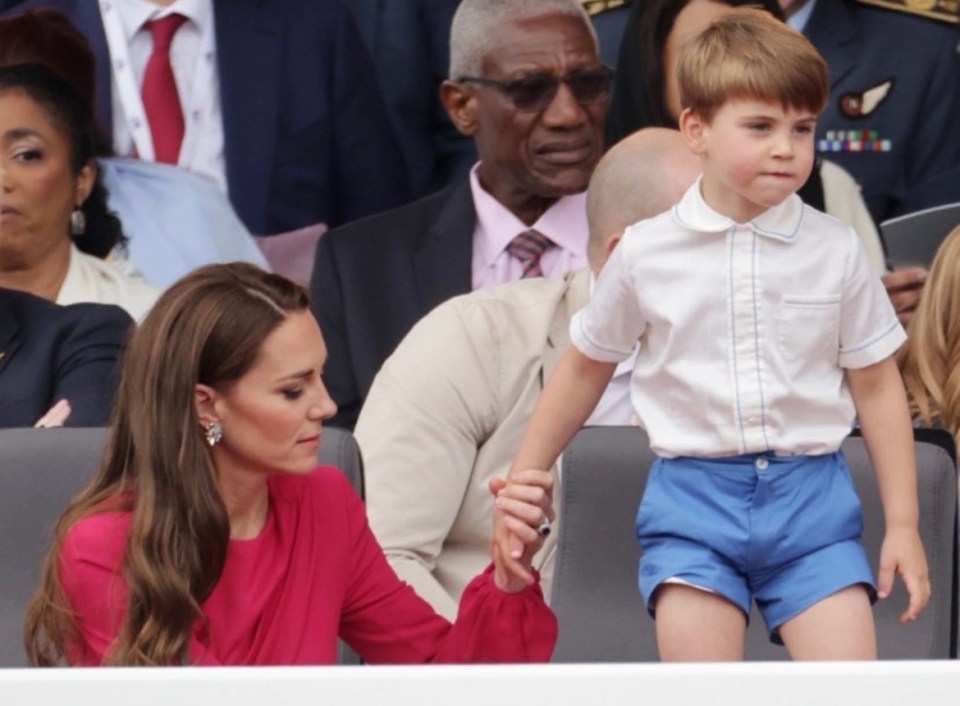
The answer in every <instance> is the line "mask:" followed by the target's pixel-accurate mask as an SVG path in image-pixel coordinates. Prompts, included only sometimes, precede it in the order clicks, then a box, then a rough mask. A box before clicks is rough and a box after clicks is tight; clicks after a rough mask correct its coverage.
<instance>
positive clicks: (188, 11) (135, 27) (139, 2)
mask: <svg viewBox="0 0 960 706" xmlns="http://www.w3.org/2000/svg"><path fill="white" fill-rule="evenodd" d="M115 2H116V7H117V12H118V14H119V16H120V22H121V24H122V25H123V32H124V34H125V35H126V37H127V41H129V40H130V39H131V38H132V37H133V35H135V34H136V33H137V32H139V31H140V30H141V29H143V26H144V25H145V24H146V23H147V22H149V21H150V20H154V19H158V18H160V17H166V16H167V15H172V14H174V13H177V14H179V15H183V16H184V17H186V18H187V19H188V20H190V21H191V22H193V23H194V24H195V25H197V27H198V28H199V29H200V31H201V32H202V31H203V30H204V29H205V28H206V27H207V26H209V25H211V24H212V22H213V8H212V5H211V3H210V0H177V1H176V2H175V3H173V4H172V5H170V6H169V7H161V6H160V5H155V4H154V3H152V2H149V0H115Z"/></svg>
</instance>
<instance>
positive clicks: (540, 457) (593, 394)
mask: <svg viewBox="0 0 960 706" xmlns="http://www.w3.org/2000/svg"><path fill="white" fill-rule="evenodd" d="M616 367H617V364H616V363H603V362H601V361H598V360H594V359H593V358H589V357H587V356H586V355H584V354H583V353H581V352H580V351H579V350H578V349H577V347H576V346H572V345H571V346H569V347H568V348H567V350H566V352H565V353H564V354H563V357H562V358H561V359H560V362H559V363H558V364H557V367H556V369H555V370H554V372H553V375H551V376H550V379H549V380H548V381H547V385H546V387H545V389H544V391H543V394H542V395H540V399H539V400H538V401H537V406H536V407H535V408H534V410H533V415H532V416H531V417H530V421H529V422H528V423H527V429H526V431H525V432H524V434H523V440H522V441H521V442H520V450H519V451H518V452H517V455H516V456H515V457H514V459H513V464H511V466H510V473H513V472H514V471H520V470H524V469H527V468H534V469H538V470H544V469H549V468H551V467H552V466H553V464H554V463H556V461H557V458H558V457H559V456H560V454H561V453H562V452H563V450H564V449H565V448H566V447H567V444H569V443H570V441H571V440H572V439H573V437H574V436H575V435H576V433H577V432H578V431H580V428H581V427H583V425H584V423H585V422H586V421H587V419H589V418H590V414H591V413H592V412H593V410H594V409H596V407H597V403H598V402H600V398H601V397H602V396H603V392H604V390H606V389H607V385H609V384H610V379H611V378H612V377H613V372H614V370H616Z"/></svg>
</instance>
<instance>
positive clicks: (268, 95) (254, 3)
mask: <svg viewBox="0 0 960 706" xmlns="http://www.w3.org/2000/svg"><path fill="white" fill-rule="evenodd" d="M270 4H271V3H269V2H265V1H264V0H214V4H213V12H214V17H215V23H216V34H217V70H218V72H219V75H220V77H219V78H220V101H221V107H222V112H223V132H224V140H223V142H224V152H225V158H226V165H227V184H228V186H229V189H230V197H231V200H232V201H234V202H235V203H237V199H242V201H243V203H242V204H240V203H238V204H237V205H238V210H239V211H240V212H241V213H243V214H266V213H267V201H268V198H269V187H270V179H271V175H270V174H264V173H263V169H262V167H260V168H258V167H257V165H263V164H273V150H274V144H275V140H274V135H276V132H277V127H276V126H277V120H278V113H277V106H278V105H279V103H280V101H279V96H278V95H277V94H278V91H279V77H280V75H281V64H282V59H283V57H282V51H283V49H282V47H283V41H282V37H280V36H279V35H280V33H281V31H282V30H281V27H280V20H279V19H278V11H277V10H276V9H273V10H271V8H270ZM261 218H263V216H261Z"/></svg>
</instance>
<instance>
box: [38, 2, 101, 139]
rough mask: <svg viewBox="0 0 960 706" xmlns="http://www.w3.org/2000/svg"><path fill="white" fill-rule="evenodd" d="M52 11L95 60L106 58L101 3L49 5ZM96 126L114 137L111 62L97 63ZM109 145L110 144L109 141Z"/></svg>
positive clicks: (94, 107)
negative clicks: (73, 29)
mask: <svg viewBox="0 0 960 706" xmlns="http://www.w3.org/2000/svg"><path fill="white" fill-rule="evenodd" d="M51 6H52V7H55V8H56V9H58V10H63V11H64V12H65V14H67V16H69V18H70V21H71V22H72V23H73V24H74V25H76V27H77V29H79V30H80V31H81V32H83V33H84V34H85V35H86V37H87V41H89V42H90V48H91V49H92V50H93V55H94V56H96V57H109V56H110V46H109V45H108V44H107V33H106V32H105V31H104V29H103V18H102V17H101V16H100V3H98V2H90V1H89V0H73V2H71V3H70V4H69V6H64V5H60V4H59V3H51ZM96 72H97V89H96V90H97V95H96V102H97V104H96V105H95V106H93V109H94V110H95V111H96V117H97V123H98V124H99V125H100V127H101V129H102V130H103V131H104V133H105V134H106V135H107V137H111V136H112V135H113V98H112V95H113V93H112V91H113V72H112V67H111V62H110V61H98V62H97V67H96ZM111 143H112V140H111Z"/></svg>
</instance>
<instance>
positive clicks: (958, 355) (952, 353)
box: [897, 226, 960, 437]
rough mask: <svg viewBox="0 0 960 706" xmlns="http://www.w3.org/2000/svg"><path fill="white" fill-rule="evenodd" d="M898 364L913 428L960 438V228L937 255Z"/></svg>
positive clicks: (945, 240)
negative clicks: (939, 430)
mask: <svg viewBox="0 0 960 706" xmlns="http://www.w3.org/2000/svg"><path fill="white" fill-rule="evenodd" d="M897 363H898V364H899V365H900V373H901V374H902V375H903V382H904V384H905V385H906V387H907V397H908V399H909V402H910V412H911V414H912V415H913V418H914V420H915V422H916V423H918V424H922V425H923V426H928V427H942V428H944V429H946V430H947V431H949V432H950V433H951V434H953V436H954V437H957V436H958V435H960V226H957V227H956V228H954V229H953V231H952V232H951V233H950V235H948V236H947V237H946V238H945V239H944V241H943V242H942V243H941V244H940V247H939V248H938V249H937V254H936V256H935V257H934V258H933V264H932V265H931V266H930V274H929V275H928V277H927V283H926V284H925V285H924V287H923V293H922V294H921V295H920V303H919V304H918V305H917V311H916V313H914V315H913V319H912V320H911V321H910V326H909V327H908V328H907V343H906V344H905V345H904V346H903V347H902V348H901V349H900V350H899V352H898V354H897Z"/></svg>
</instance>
